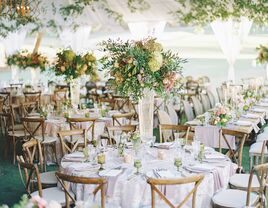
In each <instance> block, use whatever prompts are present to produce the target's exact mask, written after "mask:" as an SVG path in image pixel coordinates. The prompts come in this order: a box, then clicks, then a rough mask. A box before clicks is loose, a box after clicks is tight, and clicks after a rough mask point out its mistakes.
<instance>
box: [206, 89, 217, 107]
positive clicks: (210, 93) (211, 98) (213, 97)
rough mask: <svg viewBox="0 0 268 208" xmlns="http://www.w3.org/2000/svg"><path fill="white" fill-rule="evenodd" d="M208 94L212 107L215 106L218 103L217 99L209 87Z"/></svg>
mask: <svg viewBox="0 0 268 208" xmlns="http://www.w3.org/2000/svg"><path fill="white" fill-rule="evenodd" d="M207 95H208V99H209V102H210V106H211V108H214V107H215V104H216V99H215V96H214V94H213V93H212V92H211V91H210V90H208V89H207Z"/></svg>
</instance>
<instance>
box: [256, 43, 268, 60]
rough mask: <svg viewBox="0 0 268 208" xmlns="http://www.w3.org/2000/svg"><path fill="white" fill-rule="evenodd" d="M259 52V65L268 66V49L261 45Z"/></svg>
mask: <svg viewBox="0 0 268 208" xmlns="http://www.w3.org/2000/svg"><path fill="white" fill-rule="evenodd" d="M257 51H258V57H257V59H256V60H257V63H260V64H266V63H268V47H266V46H263V45H260V46H259V47H258V48H257Z"/></svg>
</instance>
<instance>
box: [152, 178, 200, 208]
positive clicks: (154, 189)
mask: <svg viewBox="0 0 268 208" xmlns="http://www.w3.org/2000/svg"><path fill="white" fill-rule="evenodd" d="M203 178H204V175H194V176H190V177H185V178H180V179H153V178H149V179H148V180H147V183H149V184H150V186H151V196H152V208H155V207H157V206H156V204H155V198H156V196H155V193H156V194H157V195H158V196H160V198H161V199H162V200H163V201H164V202H165V203H166V205H167V207H170V208H181V207H183V206H184V205H185V203H186V202H187V201H188V200H189V199H190V197H191V196H192V208H195V201H196V192H197V188H198V186H199V185H200V183H201V182H202V180H203ZM183 184H194V187H193V188H192V189H191V190H190V191H189V193H188V194H187V195H186V196H185V198H184V199H183V200H182V202H181V203H180V204H179V205H176V206H175V205H174V204H172V202H171V201H170V200H169V199H168V198H167V197H166V196H165V195H164V194H163V193H162V192H161V191H160V190H159V189H158V188H157V186H165V185H183Z"/></svg>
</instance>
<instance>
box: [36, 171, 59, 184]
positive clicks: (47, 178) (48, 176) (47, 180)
mask: <svg viewBox="0 0 268 208" xmlns="http://www.w3.org/2000/svg"><path fill="white" fill-rule="evenodd" d="M40 181H41V183H42V184H47V185H53V184H55V185H56V184H57V178H56V176H55V171H50V172H44V173H40Z"/></svg>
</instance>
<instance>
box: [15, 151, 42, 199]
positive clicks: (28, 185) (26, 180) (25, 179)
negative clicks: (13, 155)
mask: <svg viewBox="0 0 268 208" xmlns="http://www.w3.org/2000/svg"><path fill="white" fill-rule="evenodd" d="M17 162H18V168H19V173H20V177H21V181H22V183H23V185H24V187H25V189H26V192H27V194H28V195H29V196H30V194H31V192H33V190H32V187H34V186H33V182H34V181H35V180H36V183H37V188H38V193H39V196H40V197H42V184H41V180H40V174H39V170H38V167H37V165H36V164H32V163H28V162H25V161H24V159H23V157H22V156H17ZM34 179H35V180H34Z"/></svg>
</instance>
